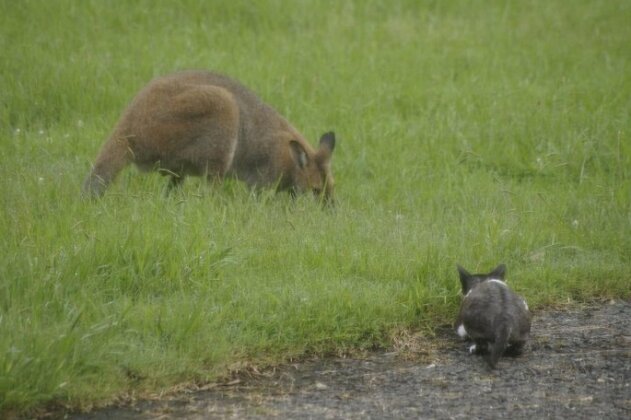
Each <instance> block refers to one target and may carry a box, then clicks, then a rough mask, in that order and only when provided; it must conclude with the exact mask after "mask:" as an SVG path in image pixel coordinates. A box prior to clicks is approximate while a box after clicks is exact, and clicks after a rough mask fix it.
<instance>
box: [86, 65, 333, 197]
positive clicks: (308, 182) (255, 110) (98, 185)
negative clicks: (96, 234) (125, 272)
mask: <svg viewBox="0 0 631 420" xmlns="http://www.w3.org/2000/svg"><path fill="white" fill-rule="evenodd" d="M334 147H335V134H334V133H332V132H329V133H326V134H324V135H323V136H322V137H321V138H320V147H319V149H318V150H314V149H313V148H312V147H311V145H310V144H309V143H308V142H307V141H306V140H305V139H304V137H303V136H302V135H301V134H300V133H299V132H298V131H297V130H296V129H295V128H294V127H292V126H291V124H289V123H288V122H287V121H286V120H285V119H284V118H283V117H282V116H280V115H279V114H278V113H277V112H276V111H275V110H274V109H272V107H270V106H269V105H266V104H265V103H263V102H262V101H261V100H260V99H259V98H258V97H257V96H256V95H255V94H254V93H253V92H252V91H250V90H249V89H247V88H246V87H244V86H242V85H241V84H240V83H238V82H236V81H235V80H232V79H230V78H228V77H226V76H223V75H220V74H215V73H210V72H204V71H184V72H180V73H175V74H172V75H169V76H165V77H159V78H157V79H155V80H153V81H152V82H150V83H149V84H148V85H147V86H146V87H145V88H144V89H142V90H141V91H140V92H139V93H138V94H137V95H136V97H135V98H134V99H133V101H132V102H131V104H130V105H129V107H128V108H127V110H126V111H125V112H124V113H123V115H122V116H121V118H120V120H119V121H118V124H117V125H116V127H115V128H114V131H113V132H112V134H111V136H110V137H109V139H108V140H107V142H106V143H105V144H104V145H103V147H102V149H101V151H100V153H99V155H98V156H97V158H96V162H95V163H94V167H93V168H92V171H91V172H90V174H89V175H88V177H87V179H86V180H85V182H84V184H83V192H84V195H88V196H92V197H95V196H100V195H102V194H103V193H104V192H105V189H106V188H107V186H108V185H109V184H110V183H111V182H112V181H113V180H114V178H115V177H116V175H117V174H118V173H119V172H120V171H121V170H122V169H123V168H124V167H125V166H127V165H128V164H130V163H134V164H135V165H136V166H137V167H138V168H139V169H141V170H143V171H148V170H157V171H159V172H161V173H162V174H163V175H170V176H171V180H170V183H169V189H171V188H172V187H175V186H177V185H178V184H180V183H181V182H182V181H183V180H184V178H185V177H186V176H187V175H191V176H204V177H207V178H208V179H209V180H215V179H216V180H220V179H222V178H224V177H226V176H232V177H235V178H237V179H239V180H242V181H245V182H246V183H247V184H248V185H250V186H271V185H275V186H276V187H277V188H278V189H279V190H289V191H290V192H291V193H292V194H295V193H299V192H305V191H312V192H313V193H314V194H316V195H317V196H321V197H322V198H323V199H324V201H326V202H330V201H331V200H332V197H333V176H332V173H331V168H330V162H331V155H332V153H333V149H334Z"/></svg>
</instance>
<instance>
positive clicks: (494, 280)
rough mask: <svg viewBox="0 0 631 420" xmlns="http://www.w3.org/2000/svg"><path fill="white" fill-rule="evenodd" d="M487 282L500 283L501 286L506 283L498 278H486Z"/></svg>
mask: <svg viewBox="0 0 631 420" xmlns="http://www.w3.org/2000/svg"><path fill="white" fill-rule="evenodd" d="M487 281H488V282H489V283H498V284H501V285H502V286H504V287H506V283H505V282H503V281H502V280H498V279H488V280H487Z"/></svg>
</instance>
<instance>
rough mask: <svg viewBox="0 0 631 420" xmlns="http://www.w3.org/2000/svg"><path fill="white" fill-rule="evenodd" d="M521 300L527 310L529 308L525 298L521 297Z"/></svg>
mask: <svg viewBox="0 0 631 420" xmlns="http://www.w3.org/2000/svg"><path fill="white" fill-rule="evenodd" d="M521 301H522V302H524V308H526V310H527V311H529V310H530V309H528V304H527V303H526V299H522V300H521Z"/></svg>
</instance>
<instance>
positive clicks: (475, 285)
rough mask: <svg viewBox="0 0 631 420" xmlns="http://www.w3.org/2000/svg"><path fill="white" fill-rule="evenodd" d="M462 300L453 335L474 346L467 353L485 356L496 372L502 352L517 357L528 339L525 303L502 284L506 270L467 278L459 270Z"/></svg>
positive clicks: (528, 323) (527, 313) (527, 315)
mask: <svg viewBox="0 0 631 420" xmlns="http://www.w3.org/2000/svg"><path fill="white" fill-rule="evenodd" d="M458 272H459V274H460V283H461V285H462V294H463V295H464V298H463V300H462V303H461V306H460V313H459V314H458V319H457V320H456V332H457V333H458V335H459V336H460V337H462V338H469V339H471V340H473V342H474V343H475V344H474V345H473V346H471V347H470V352H474V351H475V352H477V353H486V361H487V362H488V364H489V366H490V367H491V368H495V366H496V364H497V361H498V359H499V358H500V356H502V355H503V354H504V353H505V352H511V353H513V354H519V353H520V352H521V350H522V348H523V346H524V345H525V344H526V341H527V340H528V337H529V335H530V322H531V315H530V311H529V309H528V305H527V304H526V301H525V300H524V299H523V298H522V297H521V296H519V295H517V294H516V293H514V292H513V291H512V290H511V289H510V288H509V287H508V286H507V285H506V282H505V281H504V277H505V274H506V266H505V265H503V264H501V265H499V266H497V267H496V268H495V269H494V270H493V271H491V272H490V273H487V274H470V273H469V272H468V271H467V270H465V269H464V268H462V267H461V266H458Z"/></svg>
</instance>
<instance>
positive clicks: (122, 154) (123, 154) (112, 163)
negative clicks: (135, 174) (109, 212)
mask: <svg viewBox="0 0 631 420" xmlns="http://www.w3.org/2000/svg"><path fill="white" fill-rule="evenodd" d="M131 160H132V152H131V150H130V149H129V145H128V142H127V139H125V138H118V137H115V136H112V137H110V139H109V140H108V141H107V142H106V143H105V144H104V145H103V148H102V149H101V151H100V152H99V155H98V156H97V158H96V162H95V163H94V167H93V168H92V171H90V174H89V175H88V176H87V177H86V179H85V181H84V182H83V196H84V197H88V198H97V197H100V196H102V195H103V193H104V192H105V190H106V189H107V187H108V185H109V184H110V183H111V182H112V181H113V180H114V178H116V175H118V173H119V172H120V171H121V170H122V169H123V168H124V167H125V166H127V165H128V164H129V163H130V162H131Z"/></svg>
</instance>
